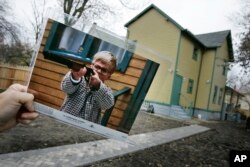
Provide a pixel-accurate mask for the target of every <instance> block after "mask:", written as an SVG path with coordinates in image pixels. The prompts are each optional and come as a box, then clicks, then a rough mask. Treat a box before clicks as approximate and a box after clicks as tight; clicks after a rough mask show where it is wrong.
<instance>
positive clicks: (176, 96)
mask: <svg viewBox="0 0 250 167" xmlns="http://www.w3.org/2000/svg"><path fill="white" fill-rule="evenodd" d="M182 80H183V78H182V76H180V75H175V78H174V86H173V91H172V99H171V104H173V105H179V102H180V96H181V86H182Z"/></svg>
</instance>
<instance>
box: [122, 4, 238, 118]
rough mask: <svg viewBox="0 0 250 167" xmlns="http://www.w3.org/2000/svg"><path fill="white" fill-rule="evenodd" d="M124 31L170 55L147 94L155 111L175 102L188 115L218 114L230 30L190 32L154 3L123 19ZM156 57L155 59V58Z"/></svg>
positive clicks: (230, 54) (230, 55) (230, 53)
mask: <svg viewBox="0 0 250 167" xmlns="http://www.w3.org/2000/svg"><path fill="white" fill-rule="evenodd" d="M125 26H126V27H127V29H128V33H127V37H128V38H129V39H131V40H135V41H136V42H138V43H139V44H142V45H144V46H147V47H149V48H152V49H153V50H156V51H157V52H159V54H161V56H162V55H165V56H166V57H167V58H168V59H171V60H172V64H163V63H161V61H159V62H158V63H160V67H159V69H158V72H157V75H156V77H155V79H154V82H153V84H152V85H151V87H150V90H149V92H148V94H147V96H146V102H148V103H150V104H151V105H153V106H154V108H155V111H159V112H160V113H163V114H164V113H167V112H169V111H173V112H174V109H173V106H174V107H175V108H176V106H180V108H182V109H189V110H186V111H189V114H190V116H198V115H199V116H201V117H202V118H204V119H208V120H209V119H220V118H221V111H222V106H223V99H224V93H225V83H226V68H225V67H226V66H225V65H226V63H227V62H228V61H233V50H232V41H231V32H230V30H226V31H221V32H214V33H207V34H201V35H194V34H192V33H191V32H190V31H188V30H187V29H184V28H183V27H182V26H181V25H179V24H178V23H177V22H176V21H174V20H173V19H172V18H171V17H169V16H168V15H167V14H165V13H164V12H163V11H161V10H160V9H159V8H158V7H156V6H155V5H150V6H149V7H147V8H146V9H145V10H144V11H142V12H141V13H140V14H138V15H137V16H136V17H134V18H133V19H132V20H130V21H129V22H128V23H126V24H125ZM154 61H157V60H154Z"/></svg>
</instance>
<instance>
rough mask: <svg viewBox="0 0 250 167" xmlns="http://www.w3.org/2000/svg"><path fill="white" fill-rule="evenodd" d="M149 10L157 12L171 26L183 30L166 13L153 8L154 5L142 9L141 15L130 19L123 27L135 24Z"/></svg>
mask: <svg viewBox="0 0 250 167" xmlns="http://www.w3.org/2000/svg"><path fill="white" fill-rule="evenodd" d="M151 9H155V10H156V11H157V12H159V13H160V14H161V15H162V16H163V17H165V18H166V19H167V20H170V21H171V22H172V23H173V24H175V25H176V26H177V27H178V28H179V29H180V30H184V28H183V27H182V26H181V25H179V24H178V23H177V22H176V21H174V20H173V19H172V18H171V17H169V16H168V15H167V14H166V13H164V12H163V11H162V10H161V9H159V8H158V7H157V6H155V5H154V4H151V5H149V6H148V7H147V8H146V9H144V10H143V11H142V12H141V13H139V14H138V15H136V16H135V17H134V18H133V19H131V20H130V21H128V22H127V23H126V24H125V25H124V26H125V27H128V26H129V25H130V24H132V23H133V22H135V21H136V20H137V19H139V18H140V17H141V16H143V15H144V14H146V13H147V12H148V11H149V10H151Z"/></svg>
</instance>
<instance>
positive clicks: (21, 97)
mask: <svg viewBox="0 0 250 167" xmlns="http://www.w3.org/2000/svg"><path fill="white" fill-rule="evenodd" d="M15 98H17V101H18V102H19V103H20V104H22V105H24V106H25V107H26V109H27V110H28V111H34V106H33V100H34V96H33V95H32V94H30V93H24V92H16V96H15Z"/></svg>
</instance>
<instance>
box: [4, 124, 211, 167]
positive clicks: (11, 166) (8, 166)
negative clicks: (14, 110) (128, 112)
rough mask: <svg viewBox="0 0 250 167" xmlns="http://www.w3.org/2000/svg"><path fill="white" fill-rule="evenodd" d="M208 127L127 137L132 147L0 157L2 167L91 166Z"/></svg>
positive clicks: (107, 144)
mask: <svg viewBox="0 0 250 167" xmlns="http://www.w3.org/2000/svg"><path fill="white" fill-rule="evenodd" d="M208 130H209V128H207V127H203V126H199V125H190V126H185V127H180V128H173V129H167V130H163V131H157V132H151V133H144V134H138V135H132V136H129V137H128V139H129V140H130V141H132V142H134V143H135V144H128V143H125V142H121V141H116V140H113V139H106V140H98V141H93V142H87V143H81V144H72V145H65V146H59V147H50V148H45V149H40V150H31V151H24V152H17V153H8V154H1V155H0V166H1V167H2V166H3V167H37V166H38V167H43V166H46V167H47V166H53V167H54V166H56V167H64V166H65V167H72V166H82V165H87V164H91V163H93V162H96V161H100V160H105V159H109V158H113V157H116V156H122V155H125V154H127V153H131V152H135V151H140V150H143V149H145V148H149V147H153V146H156V145H160V144H164V143H168V142H172V141H174V140H178V139H181V138H185V137H189V136H192V135H195V134H198V133H202V132H205V131H208Z"/></svg>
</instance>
